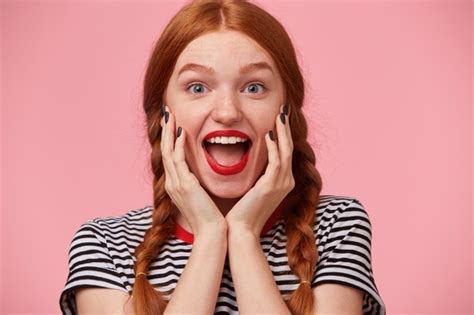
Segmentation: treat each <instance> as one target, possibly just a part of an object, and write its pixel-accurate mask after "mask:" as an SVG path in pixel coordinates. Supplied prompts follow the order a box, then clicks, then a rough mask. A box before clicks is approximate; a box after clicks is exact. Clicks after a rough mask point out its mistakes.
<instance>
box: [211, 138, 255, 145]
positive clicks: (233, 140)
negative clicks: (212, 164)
mask: <svg viewBox="0 0 474 315" xmlns="http://www.w3.org/2000/svg"><path fill="white" fill-rule="evenodd" d="M247 140H248V139H243V138H239V137H213V138H209V139H207V142H210V143H221V144H235V143H237V142H245V141H247Z"/></svg>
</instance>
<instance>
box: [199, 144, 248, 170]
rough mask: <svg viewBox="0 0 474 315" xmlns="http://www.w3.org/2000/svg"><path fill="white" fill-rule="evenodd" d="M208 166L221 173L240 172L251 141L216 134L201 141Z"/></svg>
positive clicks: (243, 166)
mask: <svg viewBox="0 0 474 315" xmlns="http://www.w3.org/2000/svg"><path fill="white" fill-rule="evenodd" d="M202 147H203V149H204V153H205V155H206V159H207V162H208V164H209V166H210V167H211V168H212V169H213V170H214V171H215V172H216V173H219V174H221V175H232V174H236V173H239V172H241V171H242V170H243V169H244V168H245V166H246V164H247V161H248V157H249V153H250V148H251V147H252V141H251V140H250V139H249V138H243V137H242V138H241V137H234V136H231V137H227V136H221V137H219V136H217V137H212V138H209V137H208V139H207V140H204V141H203V142H202Z"/></svg>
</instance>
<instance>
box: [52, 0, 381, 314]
mask: <svg viewBox="0 0 474 315" xmlns="http://www.w3.org/2000/svg"><path fill="white" fill-rule="evenodd" d="M303 98H304V83H303V78H302V76H301V73H300V71H299V67H298V63H297V60H296V57H295V53H294V49H293V46H292V43H291V41H290V39H289V37H288V35H287V33H286V32H285V30H284V28H283V27H282V26H281V24H280V23H279V22H278V21H276V20H275V19H274V18H273V17H272V16H270V15H269V14H268V13H266V12H265V11H263V10H262V9H261V8H259V7H257V6H256V5H253V4H251V3H248V2H242V1H198V2H192V3H190V4H188V5H187V6H185V7H183V8H182V9H181V10H180V11H179V12H178V13H177V14H176V15H175V17H174V18H173V19H172V20H171V22H170V23H169V25H168V26H167V27H166V29H165V30H164V32H163V34H162V35H161V37H160V39H159V41H158V42H157V44H156V46H155V48H154V51H153V53H152V56H151V59H150V61H149V65H148V69H147V72H146V77H145V86H144V109H145V112H146V117H147V128H148V129H147V130H148V136H149V141H150V144H151V147H152V153H151V163H152V170H153V173H154V176H155V177H154V184H153V193H154V194H153V197H154V204H153V207H151V206H149V207H145V208H143V209H138V210H133V211H130V212H128V213H126V214H124V215H123V216H119V217H108V218H102V219H101V218H98V219H94V220H92V221H89V222H87V223H85V224H83V225H82V226H81V228H80V229H79V231H78V232H77V233H76V235H75V237H74V239H73V241H72V244H71V250H70V273H69V277H68V282H67V283H66V286H65V288H64V291H63V293H62V294H61V299H60V304H61V308H62V311H63V312H64V313H76V312H78V313H80V314H81V313H121V312H124V313H135V314H163V313H167V314H174V313H180V314H210V313H222V314H228V313H237V311H238V312H242V313H245V314H246V313H252V314H290V313H291V314H313V313H314V314H323V313H344V314H362V313H364V314H385V307H384V305H383V302H382V300H381V298H380V296H379V294H378V291H377V288H376V286H375V282H374V279H373V274H372V269H371V256H370V241H371V238H370V237H371V226H370V221H369V218H368V215H367V213H366V211H365V210H364V208H363V206H362V205H361V203H360V202H359V201H358V200H357V199H354V198H350V197H342V196H331V195H327V196H320V191H321V188H322V181H321V178H320V175H319V173H318V171H317V170H316V168H315V156H314V153H313V151H312V149H311V147H310V145H309V144H308V142H307V124H306V120H305V118H304V116H303V113H302V111H301V107H302V105H303Z"/></svg>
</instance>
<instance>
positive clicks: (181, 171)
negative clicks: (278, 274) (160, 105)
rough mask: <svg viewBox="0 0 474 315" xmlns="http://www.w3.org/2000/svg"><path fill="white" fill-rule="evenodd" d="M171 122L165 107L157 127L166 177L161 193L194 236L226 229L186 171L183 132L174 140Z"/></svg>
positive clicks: (192, 177)
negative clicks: (164, 194)
mask: <svg viewBox="0 0 474 315" xmlns="http://www.w3.org/2000/svg"><path fill="white" fill-rule="evenodd" d="M165 116H168V117H165ZM166 120H167V122H166ZM175 121H176V120H175V117H174V115H173V114H172V113H171V112H170V111H169V107H168V106H165V115H163V118H162V119H161V123H160V124H161V127H162V128H163V130H162V132H161V155H162V159H163V165H164V168H165V175H166V179H165V190H166V192H167V193H168V195H169V196H170V198H171V200H172V201H173V204H174V205H175V206H176V207H177V208H178V210H179V211H180V212H181V214H182V215H183V216H184V217H185V218H186V219H187V221H188V222H189V224H190V225H191V229H192V232H193V234H194V235H195V236H197V235H198V234H199V232H201V231H205V229H208V228H226V227H227V223H226V220H225V218H224V216H223V215H222V213H221V212H220V210H219V208H217V206H216V204H215V203H214V201H213V200H212V199H211V197H210V196H209V195H208V194H207V192H206V191H205V190H204V188H202V186H201V184H200V183H199V181H198V179H197V178H196V176H194V174H192V173H191V172H190V171H189V167H188V165H187V163H186V159H185V154H184V145H185V142H186V131H185V130H184V129H182V130H181V134H180V136H179V137H176V135H177V128H176V126H175Z"/></svg>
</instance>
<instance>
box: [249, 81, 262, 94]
mask: <svg viewBox="0 0 474 315" xmlns="http://www.w3.org/2000/svg"><path fill="white" fill-rule="evenodd" d="M255 86H260V87H261V88H262V92H263V91H265V87H264V86H263V84H260V83H252V84H250V85H248V86H247V88H248V87H255ZM249 91H251V93H252V94H255V92H257V93H258V88H252V89H251V90H249Z"/></svg>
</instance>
